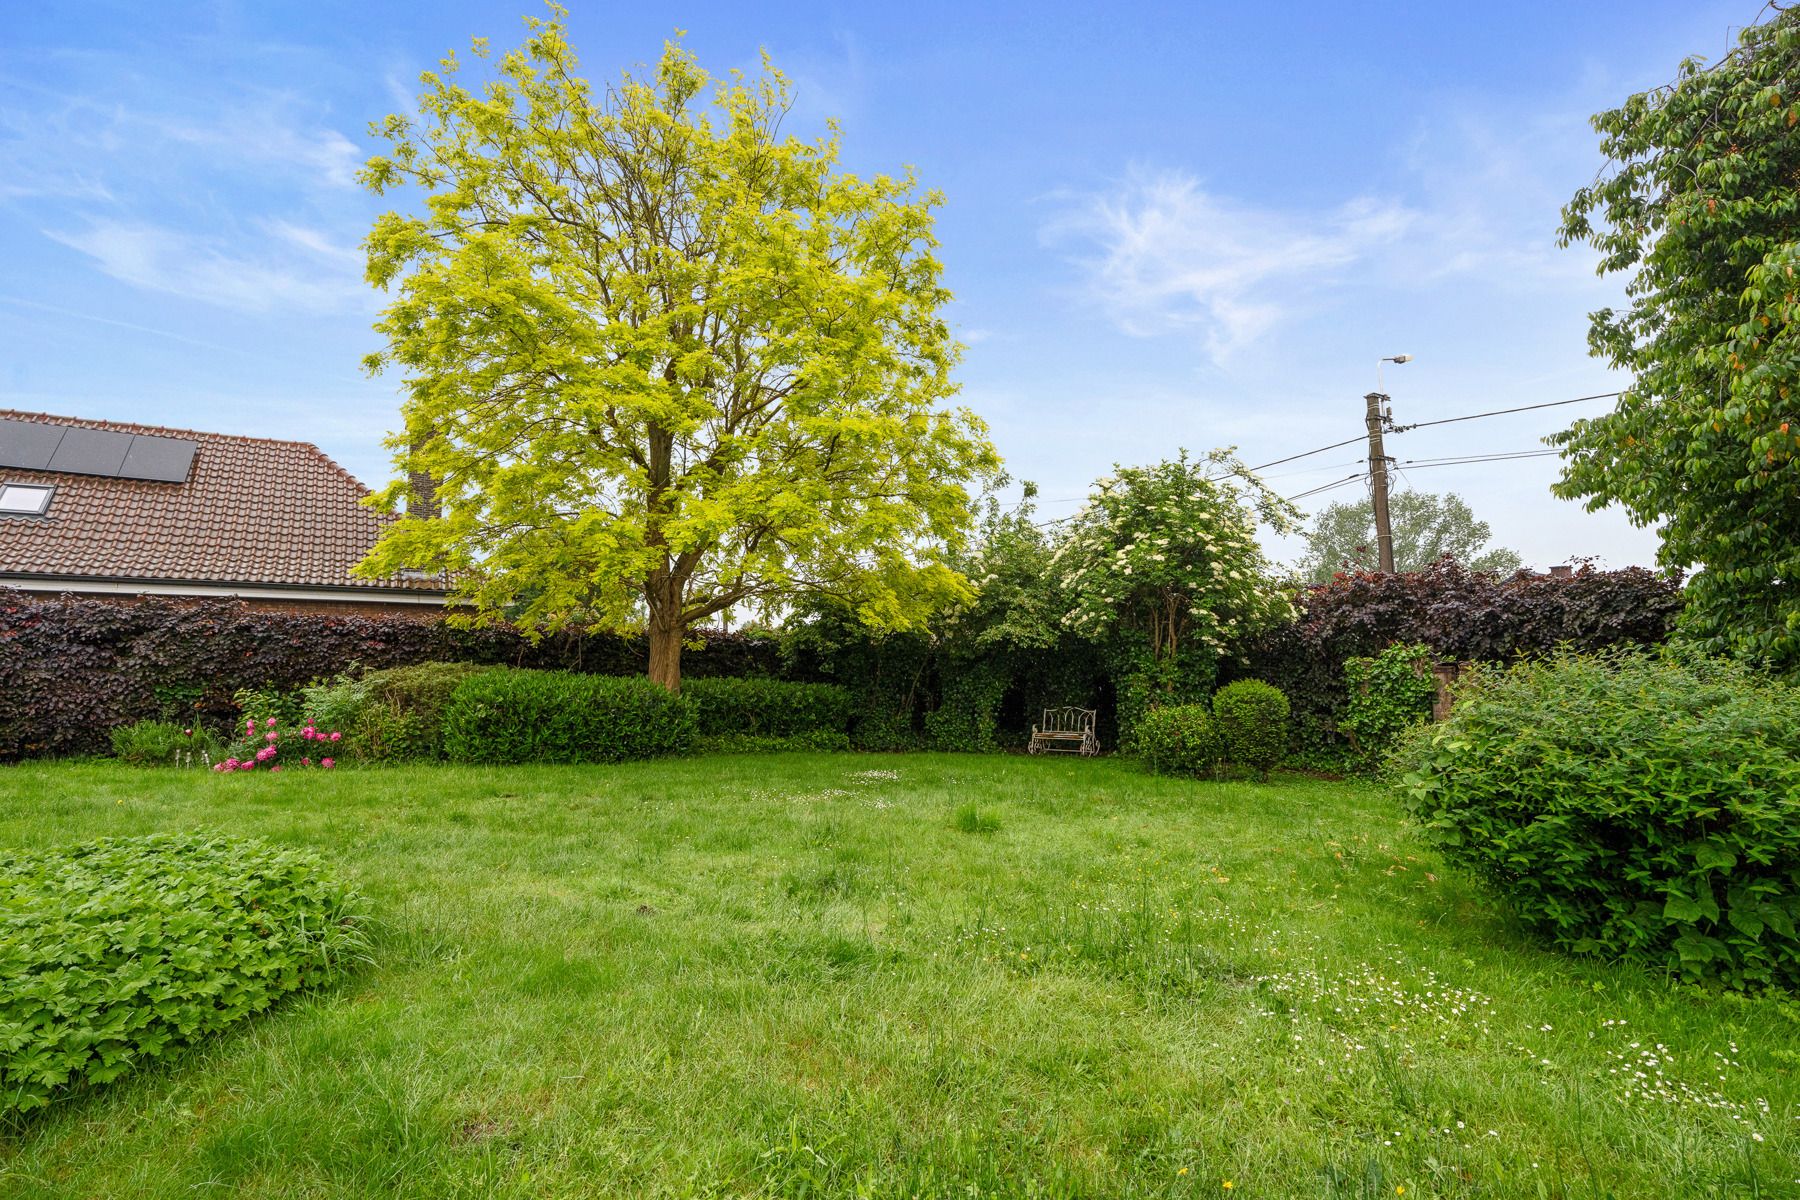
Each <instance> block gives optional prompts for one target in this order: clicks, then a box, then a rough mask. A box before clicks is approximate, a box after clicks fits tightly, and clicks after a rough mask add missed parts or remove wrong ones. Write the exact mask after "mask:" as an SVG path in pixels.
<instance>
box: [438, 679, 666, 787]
mask: <svg viewBox="0 0 1800 1200" xmlns="http://www.w3.org/2000/svg"><path fill="white" fill-rule="evenodd" d="M443 728H444V756H445V757H446V758H448V759H450V760H451V761H453V762H465V763H495V764H502V763H504V764H513V763H592V762H623V761H625V760H627V759H638V758H656V757H658V756H661V755H665V754H686V753H687V752H689V751H690V750H692V749H693V746H694V739H695V736H696V734H697V732H698V731H697V727H696V724H695V720H694V706H693V703H692V702H691V701H690V700H688V698H687V697H685V696H677V695H674V694H672V693H670V692H669V691H668V690H666V689H665V688H663V687H662V686H660V685H659V684H655V683H652V682H651V681H650V680H648V679H645V678H642V677H634V676H617V675H577V674H574V673H572V672H568V671H520V670H511V669H505V668H502V669H500V670H491V671H481V672H478V673H476V674H474V675H471V676H469V677H468V678H467V679H464V680H463V681H462V682H461V683H460V684H458V685H457V687H456V690H455V691H454V692H452V693H451V695H450V699H449V701H448V703H446V704H445V705H444V718H443Z"/></svg>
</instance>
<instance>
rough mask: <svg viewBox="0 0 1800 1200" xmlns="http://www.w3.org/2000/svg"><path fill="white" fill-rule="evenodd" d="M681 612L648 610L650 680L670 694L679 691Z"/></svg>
mask: <svg viewBox="0 0 1800 1200" xmlns="http://www.w3.org/2000/svg"><path fill="white" fill-rule="evenodd" d="M681 640H682V628H681V610H680V609H679V608H675V609H673V610H671V611H661V606H660V605H653V606H652V607H651V610H650V678H651V680H652V681H654V682H656V683H660V684H662V685H663V686H664V687H666V688H668V689H669V690H670V691H671V692H679V691H680V690H681Z"/></svg>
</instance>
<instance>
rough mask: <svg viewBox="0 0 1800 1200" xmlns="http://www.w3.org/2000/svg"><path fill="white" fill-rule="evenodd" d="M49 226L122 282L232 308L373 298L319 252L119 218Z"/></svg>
mask: <svg viewBox="0 0 1800 1200" xmlns="http://www.w3.org/2000/svg"><path fill="white" fill-rule="evenodd" d="M45 233H46V235H47V236H49V237H51V238H53V239H55V240H56V241H58V242H61V243H62V244H63V245H65V246H68V247H70V248H71V249H74V250H79V251H80V252H81V253H83V254H86V255H87V256H89V257H90V258H92V259H93V260H94V262H95V263H96V265H98V266H99V268H100V269H101V270H102V271H104V272H105V273H106V274H108V275H110V276H112V277H113V278H114V279H117V280H119V281H120V282H122V283H128V284H131V285H132V286H134V287H140V288H145V289H148V290H150V291H158V292H167V293H170V294H172V295H176V296H184V297H186V298H188V299H190V300H200V301H204V302H206V303H208V304H216V305H220V306H221V307H225V308H231V309H247V310H250V311H253V312H268V311H271V310H274V309H299V310H301V311H307V312H341V311H345V310H353V309H356V308H358V307H361V306H366V305H367V304H369V303H370V302H371V301H370V297H369V295H368V293H367V290H366V289H364V288H363V287H361V286H360V283H359V281H358V279H357V278H356V275H355V273H354V272H353V271H350V270H346V269H344V266H343V265H342V264H338V265H336V266H333V265H332V264H330V263H321V262H320V261H319V258H320V256H319V255H317V254H307V255H304V256H301V255H287V256H282V255H279V254H268V255H264V256H259V257H252V256H246V255H235V254H232V253H230V252H228V251H226V250H223V249H221V248H220V247H219V246H218V245H217V244H216V243H214V242H212V241H210V240H208V239H205V238H201V237H198V236H195V235H192V234H187V233H182V232H180V231H177V230H173V229H167V228H163V227H161V226H156V225H146V224H127V223H124V222H116V221H94V222H92V223H90V224H89V225H88V227H87V228H86V229H83V230H79V231H74V232H62V231H55V230H46V231H45Z"/></svg>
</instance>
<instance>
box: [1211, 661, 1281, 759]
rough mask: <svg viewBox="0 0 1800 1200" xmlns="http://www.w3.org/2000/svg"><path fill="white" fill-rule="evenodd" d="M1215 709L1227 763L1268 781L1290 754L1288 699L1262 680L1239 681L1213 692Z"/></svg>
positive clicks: (1277, 689) (1213, 706)
mask: <svg viewBox="0 0 1800 1200" xmlns="http://www.w3.org/2000/svg"><path fill="white" fill-rule="evenodd" d="M1212 708H1213V719H1214V721H1216V722H1217V724H1218V727H1219V742H1220V745H1221V749H1222V750H1223V751H1224V756H1225V758H1226V760H1227V761H1230V762H1234V763H1236V764H1237V765H1238V766H1240V767H1249V768H1250V769H1252V770H1254V771H1255V772H1256V773H1257V774H1259V775H1261V776H1262V777H1263V778H1265V779H1267V778H1268V776H1269V768H1270V767H1273V766H1274V765H1275V764H1276V763H1278V762H1280V761H1281V756H1282V755H1283V754H1285V753H1286V752H1287V744H1288V698H1287V696H1285V695H1284V694H1283V693H1282V691H1281V689H1280V688H1278V687H1275V686H1273V685H1271V684H1267V683H1264V682H1262V681H1261V680H1260V679H1240V680H1238V681H1237V682H1236V683H1228V684H1226V685H1225V686H1224V687H1222V688H1220V689H1219V690H1218V691H1216V692H1214V693H1213V703H1212Z"/></svg>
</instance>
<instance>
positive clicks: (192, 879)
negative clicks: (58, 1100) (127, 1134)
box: [0, 833, 366, 1119]
mask: <svg viewBox="0 0 1800 1200" xmlns="http://www.w3.org/2000/svg"><path fill="white" fill-rule="evenodd" d="M359 913H360V901H359V900H358V898H357V896H356V894H355V893H354V892H353V891H352V890H351V889H350V888H349V887H348V886H346V885H345V884H344V883H343V882H342V881H341V880H339V879H337V878H336V877H335V876H334V875H333V874H332V872H331V871H329V870H328V869H327V868H326V866H325V864H324V863H323V862H322V861H321V860H320V859H319V858H318V857H317V856H316V855H313V854H310V853H307V852H303V851H298V850H283V849H277V848H275V847H273V846H270V845H268V844H267V843H265V842H262V841H259V840H256V839H232V838H223V837H215V836H210V835H206V834H196V833H184V834H160V835H155V836H151V837H142V838H117V839H115V838H103V839H101V840H99V841H95V842H88V843H86V844H84V845H79V846H75V847H73V848H70V849H61V850H48V851H22V852H0V917H3V918H4V920H3V921H0V1119H7V1118H11V1117H14V1116H16V1115H17V1114H19V1113H22V1112H26V1111H28V1110H30V1109H35V1108H41V1107H43V1106H44V1105H46V1104H48V1103H50V1101H51V1100H52V1099H53V1098H55V1097H56V1096H57V1095H58V1094H59V1093H60V1092H62V1091H64V1090H67V1089H73V1088H79V1087H83V1086H87V1085H92V1084H102V1083H107V1082H110V1081H111V1080H113V1079H116V1078H117V1077H118V1076H120V1075H121V1074H123V1073H124V1072H126V1071H128V1070H130V1069H131V1068H132V1067H134V1066H137V1065H140V1064H142V1063H146V1062H150V1061H152V1060H154V1059H156V1058H159V1057H161V1056H163V1055H166V1054H168V1053H170V1052H172V1051H173V1050H175V1049H176V1048H178V1047H180V1046H182V1045H185V1044H187V1043H190V1042H193V1041H196V1040H198V1039H199V1038H202V1037H204V1036H206V1035H207V1034H210V1033H213V1032H214V1031H216V1030H219V1029H223V1028H224V1027H226V1026H227V1025H230V1024H232V1023H233V1022H235V1021H238V1020H241V1019H243V1018H244V1017H247V1016H249V1015H250V1014H252V1013H256V1012H260V1011H262V1010H263V1009H265V1008H267V1007H269V1005H271V1004H273V1003H274V1002H275V1001H276V1000H278V999H279V998H280V997H281V996H283V995H285V994H286V993H289V992H293V991H297V990H299V989H301V988H308V987H314V986H317V985H318V984H320V983H322V982H324V981H325V980H327V979H328V978H330V977H331V976H332V974H333V973H334V972H337V971H339V970H341V969H343V968H344V967H345V966H347V965H348V964H349V963H350V962H352V961H354V960H356V959H357V958H359V957H361V956H362V955H363V954H364V953H365V946H366V941H365V935H364V931H363V923H362V921H361V919H360V917H359Z"/></svg>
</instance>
